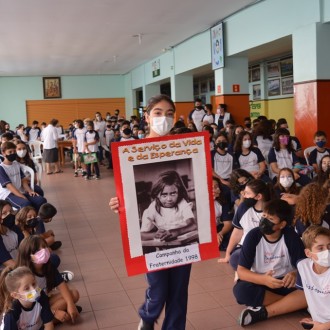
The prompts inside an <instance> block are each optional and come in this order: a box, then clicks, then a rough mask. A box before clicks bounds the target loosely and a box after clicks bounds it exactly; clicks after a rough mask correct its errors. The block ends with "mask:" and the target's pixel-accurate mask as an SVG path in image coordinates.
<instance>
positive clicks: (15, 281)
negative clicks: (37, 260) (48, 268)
mask: <svg viewBox="0 0 330 330" xmlns="http://www.w3.org/2000/svg"><path fill="white" fill-rule="evenodd" d="M0 292H1V293H0V298H1V299H0V313H4V316H3V323H2V325H1V329H3V330H16V329H31V330H35V329H44V330H53V329H54V324H53V322H52V321H53V318H54V315H53V313H52V311H51V309H50V306H49V300H48V297H47V295H46V294H45V293H44V292H43V291H41V290H40V288H39V287H38V285H37V282H36V278H35V276H34V275H33V274H32V272H31V270H30V269H29V268H28V267H18V268H16V269H12V268H9V267H7V268H6V269H5V270H4V271H3V272H2V273H1V277H0Z"/></svg>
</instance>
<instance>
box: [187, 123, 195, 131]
mask: <svg viewBox="0 0 330 330" xmlns="http://www.w3.org/2000/svg"><path fill="white" fill-rule="evenodd" d="M188 125H191V126H192V127H193V130H191V131H192V132H197V127H196V125H195V124H194V123H193V122H190V123H189V124H188Z"/></svg>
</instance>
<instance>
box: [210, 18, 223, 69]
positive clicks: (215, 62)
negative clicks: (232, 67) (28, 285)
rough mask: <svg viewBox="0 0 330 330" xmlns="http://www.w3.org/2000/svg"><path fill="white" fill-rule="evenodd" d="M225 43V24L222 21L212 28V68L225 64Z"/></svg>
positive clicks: (218, 67) (221, 66)
mask: <svg viewBox="0 0 330 330" xmlns="http://www.w3.org/2000/svg"><path fill="white" fill-rule="evenodd" d="M223 45H224V44H223V24H222V23H220V24H218V25H216V26H214V27H213V28H211V52H212V70H216V69H220V68H223V67H224V66H225V58H224V49H223Z"/></svg>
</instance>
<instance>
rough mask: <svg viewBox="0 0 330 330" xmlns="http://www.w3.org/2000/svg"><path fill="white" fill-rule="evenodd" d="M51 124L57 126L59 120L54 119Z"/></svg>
mask: <svg viewBox="0 0 330 330" xmlns="http://www.w3.org/2000/svg"><path fill="white" fill-rule="evenodd" d="M49 124H51V125H53V126H56V125H57V124H58V119H54V118H53V119H52V120H51V121H50V122H49Z"/></svg>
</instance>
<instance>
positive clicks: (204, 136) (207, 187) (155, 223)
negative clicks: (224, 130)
mask: <svg viewBox="0 0 330 330" xmlns="http://www.w3.org/2000/svg"><path fill="white" fill-rule="evenodd" d="M112 154H113V166H114V174H115V184H116V191H117V196H118V198H119V204H120V208H119V216H120V225H121V233H122V240H123V248H124V255H125V263H126V269H127V273H128V275H136V274H141V273H146V272H151V271H156V270H160V269H166V268H171V267H175V266H179V265H184V264H190V263H193V262H198V261H200V260H205V259H210V258H215V257H218V256H219V250H218V244H217V239H216V226H215V214H214V201H213V196H212V188H211V187H212V169H211V160H210V148H209V135H208V132H200V133H189V134H184V135H171V136H166V137H161V138H150V139H143V140H135V141H127V142H118V143H113V144H112ZM197 187H198V189H197Z"/></svg>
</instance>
